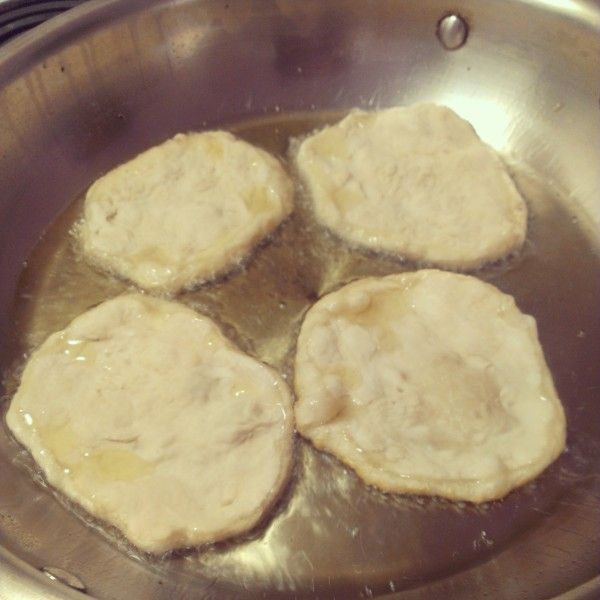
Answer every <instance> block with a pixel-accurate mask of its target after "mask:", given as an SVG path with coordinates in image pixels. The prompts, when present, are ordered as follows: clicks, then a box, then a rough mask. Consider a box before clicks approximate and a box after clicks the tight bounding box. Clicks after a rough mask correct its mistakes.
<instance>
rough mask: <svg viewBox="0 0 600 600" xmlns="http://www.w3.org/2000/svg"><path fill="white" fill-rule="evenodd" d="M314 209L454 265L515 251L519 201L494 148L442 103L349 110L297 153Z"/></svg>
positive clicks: (373, 242) (321, 216)
mask: <svg viewBox="0 0 600 600" xmlns="http://www.w3.org/2000/svg"><path fill="white" fill-rule="evenodd" d="M297 165H298V170H299V172H300V175H301V176H302V178H303V179H304V181H305V182H306V184H307V187H308V190H309V192H310V195H311V197H312V200H313V204H314V210H315V214H316V217H317V219H318V220H319V221H320V222H321V223H322V224H324V225H326V226H327V227H328V228H330V229H331V230H332V231H333V232H335V233H336V234H338V235H339V236H341V237H342V238H344V239H346V240H348V241H350V242H352V243H357V244H360V245H364V246H366V247H369V248H371V249H374V250H378V251H384V252H388V253H392V254H398V255H401V256H403V257H406V258H410V259H413V260H417V261H421V262H426V263H431V264H435V265H437V266H442V267H447V268H454V269H471V268H476V267H478V266H480V265H482V264H484V263H486V262H490V261H494V260H497V259H500V258H502V257H503V256H505V255H507V254H509V253H511V252H513V251H516V250H518V249H519V248H520V246H521V245H522V243H523V241H524V239H525V234H526V227H527V210H526V206H525V203H524V201H523V199H522V198H521V196H520V194H519V192H518V191H517V189H516V187H515V185H514V183H513V182H512V180H511V178H510V176H509V175H508V173H507V172H506V169H505V167H504V165H503V163H502V161H501V160H500V158H499V157H498V156H497V154H496V153H495V152H494V151H493V150H492V149H491V148H490V147H489V146H487V145H486V144H484V143H483V142H482V141H481V140H480V139H479V137H478V136H477V134H476V133H475V131H474V130H473V128H472V126H471V125H470V124H469V123H468V122H467V121H464V120H463V119H461V118H460V117H459V116H458V115H456V113H454V112H453V111H451V110H450V109H449V108H446V107H442V106H437V105H433V104H416V105H413V106H409V107H397V108H391V109H387V110H382V111H380V112H375V113H366V112H362V111H356V112H353V113H351V114H350V115H349V116H347V117H346V118H345V119H343V120H342V121H341V122H340V123H338V124H337V125H334V126H332V127H327V128H326V129H324V130H322V131H320V132H318V133H316V134H314V135H312V136H310V137H308V138H307V139H306V140H304V142H303V143H302V144H301V145H300V148H299V151H298V155H297Z"/></svg>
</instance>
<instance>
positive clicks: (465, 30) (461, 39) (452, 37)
mask: <svg viewBox="0 0 600 600" xmlns="http://www.w3.org/2000/svg"><path fill="white" fill-rule="evenodd" d="M437 36H438V39H439V40H440V43H441V44H442V46H444V48H446V50H457V49H458V48H460V47H461V46H462V45H463V44H464V43H465V42H466V41H467V37H468V36H469V26H468V25H467V22H466V21H465V20H464V19H463V18H462V17H461V16H460V15H456V14H451V15H446V16H445V17H443V18H442V19H440V21H439V22H438V25H437Z"/></svg>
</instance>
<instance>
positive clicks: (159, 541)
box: [7, 294, 294, 553]
mask: <svg viewBox="0 0 600 600" xmlns="http://www.w3.org/2000/svg"><path fill="white" fill-rule="evenodd" d="M7 423H8V426H9V428H10V429H11V431H12V432H13V434H14V435H15V436H16V438H17V439H18V440H19V441H20V442H21V443H22V444H23V445H24V446H26V447H27V448H28V449H29V451H30V452H31V454H32V456H33V458H34V459H35V461H36V462H37V463H38V465H39V466H40V467H41V469H42V470H43V472H44V474H45V476H46V478H47V480H48V481H49V483H50V484H52V485H53V486H54V487H56V488H57V489H59V490H61V491H62V492H64V493H65V494H66V495H67V496H68V497H69V498H71V499H72V500H74V501H75V502H77V503H79V504H80V505H82V506H83V507H84V508H85V509H86V510H87V511H89V513H91V514H92V515H94V516H96V517H99V518H100V519H103V520H105V521H107V522H108V523H110V524H112V525H114V526H116V527H117V528H119V529H120V530H121V531H122V532H123V533H124V534H125V536H126V537H127V538H128V539H129V540H130V541H131V542H132V543H133V544H135V545H136V546H138V547H139V548H141V549H142V550H145V551H148V552H154V553H160V552H164V551H167V550H170V549H174V548H180V547H188V546H194V545H198V544H202V543H204V542H213V541H216V540H222V539H224V538H227V537H230V536H232V535H235V534H239V533H243V532H245V531H247V530H249V529H251V528H252V527H253V526H254V525H256V524H257V523H258V522H259V521H260V519H261V518H262V517H263V516H264V515H265V513H266V512H267V511H268V510H269V508H270V507H271V506H272V505H273V503H274V502H275V500H276V499H277V497H278V496H279V494H280V492H281V491H282V488H283V486H284V485H285V482H286V481H287V478H288V475H289V472H290V469H291V464H292V448H293V435H294V425H293V410H292V401H291V394H290V391H289V389H288V387H287V385H286V384H285V382H284V381H283V380H282V378H281V377H280V376H279V375H278V374H277V373H276V372H275V371H274V370H273V369H271V368H270V367H268V366H266V365H264V364H262V363H260V362H258V361H257V360H255V359H253V358H251V357H249V356H247V355H246V354H244V353H243V352H241V351H240V350H238V349H237V348H236V347H235V346H234V345H233V344H232V343H231V342H230V341H228V340H227V339H226V338H225V337H224V336H223V335H222V334H221V332H220V330H219V328H218V327H217V326H216V325H215V324H214V322H213V321H211V320H210V319H209V318H208V317H205V316H202V315H199V314H197V313H195V312H194V311H193V310H191V309H189V308H186V307H184V306H182V305H180V304H177V303H174V302H170V301H166V300H161V299H157V298H152V297H148V296H143V295H140V294H128V295H124V296H119V297H117V298H114V299H112V300H108V301H106V302H104V303H102V304H101V305H99V306H97V307H95V308H93V309H91V310H89V311H88V312H86V313H84V314H83V315H81V316H79V317H77V318H76V319H75V320H74V321H73V322H72V323H71V324H70V325H69V326H68V327H66V329H64V330H62V331H59V332H57V333H54V334H53V335H51V336H50V337H49V338H48V339H47V340H46V341H45V342H44V343H43V344H42V345H41V347H40V348H39V349H38V350H36V351H35V352H34V353H33V354H32V356H31V358H30V359H29V361H28V363H27V365H26V367H25V370H24V373H23V376H22V380H21V384H20V387H19V389H18V391H17V393H16V395H15V396H14V398H13V399H12V402H11V405H10V408H9V410H8V414H7Z"/></svg>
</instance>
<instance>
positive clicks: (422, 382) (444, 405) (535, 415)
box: [295, 270, 565, 502]
mask: <svg viewBox="0 0 600 600" xmlns="http://www.w3.org/2000/svg"><path fill="white" fill-rule="evenodd" d="M295 388H296V395H297V401H296V404H295V415H296V426H297V429H298V431H299V432H300V433H302V435H304V436H305V437H307V438H309V439H310V440H312V442H313V443H314V445H315V446H316V447H317V448H320V449H323V450H326V451H328V452H331V453H332V454H334V455H335V456H337V457H338V458H339V459H340V460H342V461H343V462H345V463H346V464H348V465H350V466H351V467H353V468H354V469H355V471H356V472H357V473H358V474H359V475H360V477H361V478H362V479H363V480H364V481H366V482H367V483H369V484H372V485H375V486H377V487H379V488H381V489H383V490H387V491H392V492H401V493H402V492H412V493H417V494H425V495H438V496H444V497H447V498H451V499H456V500H468V501H472V502H483V501H486V500H491V499H495V498H501V497H502V496H504V495H505V494H507V493H508V492H510V491H511V490H512V489H514V488H516V487H518V486H520V485H522V484H524V483H526V482H527V481H529V480H531V479H533V478H535V477H536V476H537V475H538V474H540V473H541V472H542V471H543V470H544V469H545V468H546V467H547V466H548V465H549V464H550V463H551V462H553V461H554V460H555V459H556V457H557V456H558V455H559V454H560V453H561V452H562V450H563V449H564V447H565V417H564V412H563V408H562V404H561V402H560V400H559V398H558V397H557V394H556V391H555V389H554V384H553V381H552V377H551V375H550V372H549V370H548V367H547V366H546V362H545V359H544V355H543V353H542V349H541V346H540V344H539V341H538V338H537V328H536V323H535V320H534V319H533V318H532V317H531V316H528V315H524V314H523V313H521V312H520V311H519V309H518V308H517V306H516V305H515V302H514V299H513V298H512V296H509V295H506V294H504V293H502V292H500V291H499V290H498V289H497V288H495V287H493V286H492V285H490V284H487V283H483V282H482V281H480V280H478V279H476V278H474V277H470V276H467V275H459V274H455V273H447V272H442V271H437V270H421V271H416V272H413V273H403V274H400V275H390V276H387V277H383V278H368V279H362V280H359V281H356V282H354V283H351V284H349V285H346V286H345V287H343V288H341V289H340V290H338V291H335V292H333V293H331V294H328V295H326V296H324V297H323V298H322V299H321V300H319V301H318V302H317V303H316V304H315V305H314V306H313V307H312V308H311V309H310V310H309V311H308V313H307V315H306V317H305V320H304V322H303V324H302V328H301V331H300V336H299V339H298V348H297V354H296V362H295Z"/></svg>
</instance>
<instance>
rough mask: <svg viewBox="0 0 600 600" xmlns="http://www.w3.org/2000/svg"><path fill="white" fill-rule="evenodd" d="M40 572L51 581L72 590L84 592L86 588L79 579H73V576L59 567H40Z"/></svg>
mask: <svg viewBox="0 0 600 600" xmlns="http://www.w3.org/2000/svg"><path fill="white" fill-rule="evenodd" d="M40 570H41V571H42V573H45V574H46V575H47V576H48V577H49V578H50V579H52V580H53V581H59V582H60V583H62V584H64V585H67V586H69V587H70V588H73V589H74V590H78V591H80V592H85V589H86V588H85V585H84V583H83V581H81V579H79V577H75V575H73V574H72V573H69V572H68V571H65V570H64V569H61V568H59V567H42V568H41V569H40Z"/></svg>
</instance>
